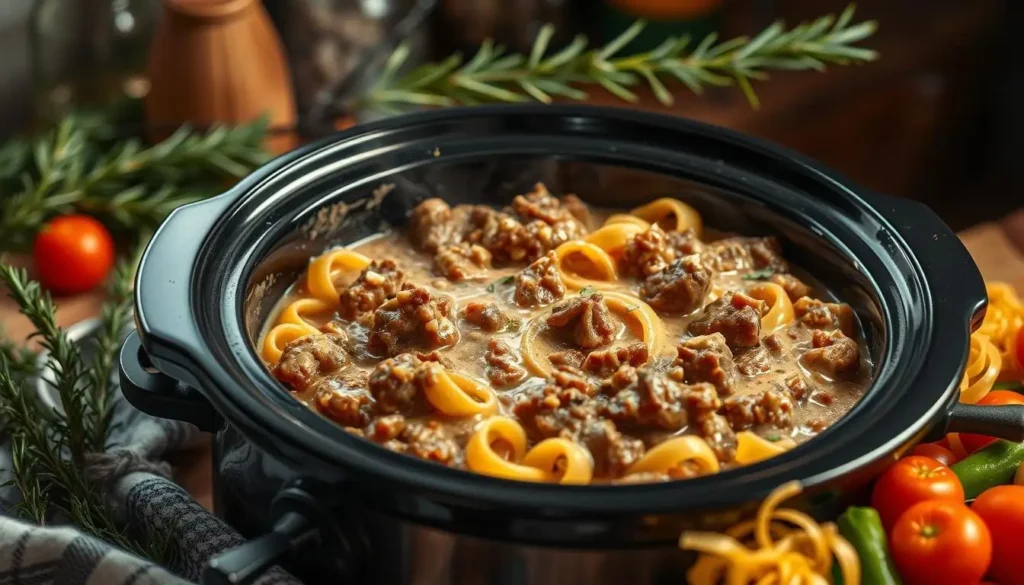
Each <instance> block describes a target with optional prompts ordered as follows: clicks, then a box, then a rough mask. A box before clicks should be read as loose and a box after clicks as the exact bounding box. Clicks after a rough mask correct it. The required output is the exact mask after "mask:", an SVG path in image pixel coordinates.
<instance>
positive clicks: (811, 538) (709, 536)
mask: <svg viewBox="0 0 1024 585" xmlns="http://www.w3.org/2000/svg"><path fill="white" fill-rule="evenodd" d="M802 489H803V488H802V487H801V486H800V483H799V482H795V481H794V482H789V483H786V484H783V485H781V486H779V487H778V488H776V489H775V490H773V491H772V493H771V494H769V495H768V497H767V498H766V499H765V500H764V501H763V502H762V503H761V506H760V508H759V509H758V511H757V516H756V517H755V518H754V519H753V520H749V521H746V522H741V523H739V524H737V525H735V526H733V527H732V528H729V529H728V530H726V531H725V532H724V533H718V532H692V531H687V532H684V533H683V535H682V536H681V537H680V538H679V547H680V548H682V549H685V550H692V551H696V552H697V553H699V555H698V558H697V562H696V564H694V565H693V567H691V568H690V570H689V571H688V572H687V582H688V583H689V585H718V584H719V583H721V584H723V585H748V584H751V583H753V584H756V585H827V584H828V583H831V577H830V575H831V574H832V563H833V557H834V559H835V562H836V563H838V565H839V574H840V575H842V577H843V583H844V584H845V585H860V582H861V567H860V559H859V558H858V556H857V551H856V550H855V549H854V548H853V546H852V545H851V544H850V543H849V542H848V541H847V540H846V539H845V538H843V537H842V535H840V534H839V529H838V528H837V527H836V525H835V524H833V523H832V522H828V523H825V524H819V523H818V522H816V521H815V520H814V519H813V518H811V517H810V516H808V515H807V514H805V513H803V512H800V511H798V510H793V509H788V508H779V505H780V504H781V503H782V502H783V501H785V500H787V499H789V498H792V497H793V496H795V495H797V494H799V493H800V492H801V491H802Z"/></svg>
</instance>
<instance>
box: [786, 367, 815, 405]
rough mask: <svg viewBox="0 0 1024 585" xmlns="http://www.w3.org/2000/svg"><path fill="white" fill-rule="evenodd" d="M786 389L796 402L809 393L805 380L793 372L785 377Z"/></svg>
mask: <svg viewBox="0 0 1024 585" xmlns="http://www.w3.org/2000/svg"><path fill="white" fill-rule="evenodd" d="M786 390H788V391H789V395H790V396H792V397H793V400H796V401H797V402H799V401H801V400H803V399H804V398H805V397H806V396H807V395H808V394H809V393H810V388H808V387H807V382H805V381H804V379H803V377H801V376H800V374H794V375H792V376H790V377H788V378H786Z"/></svg>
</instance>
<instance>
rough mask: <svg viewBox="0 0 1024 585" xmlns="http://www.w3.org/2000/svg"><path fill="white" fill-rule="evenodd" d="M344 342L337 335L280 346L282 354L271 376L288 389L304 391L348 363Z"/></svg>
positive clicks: (314, 337) (315, 336)
mask: <svg viewBox="0 0 1024 585" xmlns="http://www.w3.org/2000/svg"><path fill="white" fill-rule="evenodd" d="M345 342H346V338H345V336H344V335H340V334H338V333H324V334H314V335H307V336H305V337H300V338H299V339H296V340H295V341H292V342H291V343H289V344H288V345H286V346H285V347H284V353H282V354H281V359H280V360H278V362H277V365H275V366H274V369H273V370H272V371H271V373H272V374H274V377H275V378H277V379H278V380H280V381H281V382H284V383H285V384H287V385H288V386H289V387H290V388H291V389H292V390H295V391H297V392H298V391H302V390H305V389H306V388H308V387H309V386H310V385H312V384H313V383H315V382H316V381H317V379H318V378H320V377H322V376H326V375H327V374H332V373H334V372H337V371H338V370H340V369H341V368H343V367H345V366H346V365H347V364H348V361H349V358H348V353H347V352H346V351H345Z"/></svg>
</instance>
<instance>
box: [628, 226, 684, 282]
mask: <svg viewBox="0 0 1024 585" xmlns="http://www.w3.org/2000/svg"><path fill="white" fill-rule="evenodd" d="M676 257H677V252H676V249H675V248H674V247H673V246H672V245H671V243H670V242H669V236H668V235H667V234H666V233H665V231H664V230H662V229H661V228H660V227H658V224H653V225H651V227H649V228H647V230H646V231H643V232H640V233H639V234H636V235H634V236H633V237H631V238H629V240H627V241H626V247H625V248H624V249H623V250H622V258H621V259H620V260H619V269H620V270H621V271H622V273H623V274H625V275H627V276H633V277H636V278H647V277H648V276H651V275H652V274H657V273H659V272H661V271H663V270H665V269H666V268H668V265H669V264H671V263H672V261H673V260H675V259H676Z"/></svg>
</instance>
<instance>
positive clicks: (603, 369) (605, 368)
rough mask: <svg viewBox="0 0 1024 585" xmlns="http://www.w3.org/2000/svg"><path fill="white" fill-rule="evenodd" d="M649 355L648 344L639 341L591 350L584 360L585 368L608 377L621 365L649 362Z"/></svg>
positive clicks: (597, 374)
mask: <svg viewBox="0 0 1024 585" xmlns="http://www.w3.org/2000/svg"><path fill="white" fill-rule="evenodd" d="M648 357H649V356H648V354H647V345H646V344H644V343H641V342H639V341H638V342H635V343H631V344H629V345H620V346H619V347H613V348H609V349H599V350H595V351H592V352H590V353H589V354H588V355H587V358H586V359H585V360H584V361H583V370H584V371H587V372H590V373H591V374H594V375H595V376H598V377H601V378H606V377H608V376H610V375H612V374H614V373H615V371H616V370H618V369H619V366H623V365H627V366H633V367H637V366H640V365H643V364H645V363H647V358H648Z"/></svg>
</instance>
